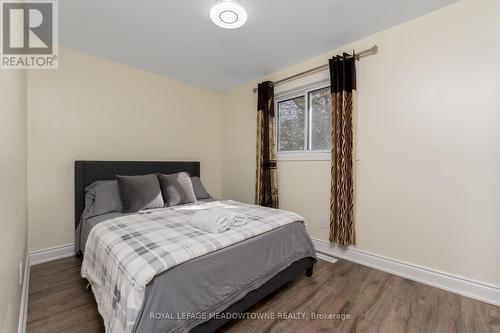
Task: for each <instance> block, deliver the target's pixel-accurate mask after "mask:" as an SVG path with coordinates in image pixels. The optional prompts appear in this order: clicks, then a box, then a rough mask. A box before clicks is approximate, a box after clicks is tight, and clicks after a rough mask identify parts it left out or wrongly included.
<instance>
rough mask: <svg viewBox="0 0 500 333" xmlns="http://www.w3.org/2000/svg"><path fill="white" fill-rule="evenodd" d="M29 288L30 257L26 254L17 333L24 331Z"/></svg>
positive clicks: (23, 332)
mask: <svg viewBox="0 0 500 333" xmlns="http://www.w3.org/2000/svg"><path fill="white" fill-rule="evenodd" d="M29 290H30V257H29V255H28V254H26V258H25V259H24V273H23V290H22V293H21V305H20V307H19V324H18V326H17V333H25V332H26V320H27V319H28V295H29Z"/></svg>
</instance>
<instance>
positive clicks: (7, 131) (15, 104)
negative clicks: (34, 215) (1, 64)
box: [0, 70, 27, 332]
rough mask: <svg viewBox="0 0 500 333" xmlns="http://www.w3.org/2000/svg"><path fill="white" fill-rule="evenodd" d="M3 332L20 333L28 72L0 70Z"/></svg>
mask: <svg viewBox="0 0 500 333" xmlns="http://www.w3.org/2000/svg"><path fill="white" fill-rule="evenodd" d="M0 214H2V216H1V218H0V228H1V230H2V231H1V232H0V332H16V331H17V324H18V316H19V305H20V299H21V288H22V286H21V285H20V284H19V263H20V262H22V267H23V269H24V264H25V262H24V260H25V258H26V243H27V242H26V238H27V228H26V224H27V208H26V73H25V72H24V71H16V70H11V71H6V70H0Z"/></svg>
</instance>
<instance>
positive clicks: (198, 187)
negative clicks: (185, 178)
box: [191, 177, 212, 200]
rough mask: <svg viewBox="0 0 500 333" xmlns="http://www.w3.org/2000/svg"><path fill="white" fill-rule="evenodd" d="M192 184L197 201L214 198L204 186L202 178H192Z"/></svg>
mask: <svg viewBox="0 0 500 333" xmlns="http://www.w3.org/2000/svg"><path fill="white" fill-rule="evenodd" d="M191 183H193V191H194V196H195V197H196V200H201V199H209V198H211V197H212V196H210V194H209V193H208V192H207V190H206V189H205V186H203V184H202V182H201V180H200V178H198V177H191Z"/></svg>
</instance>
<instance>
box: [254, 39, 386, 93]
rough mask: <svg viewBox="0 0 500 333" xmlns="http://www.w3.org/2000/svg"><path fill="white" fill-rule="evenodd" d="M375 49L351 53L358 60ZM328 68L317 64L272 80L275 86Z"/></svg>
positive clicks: (373, 47) (376, 47)
mask: <svg viewBox="0 0 500 333" xmlns="http://www.w3.org/2000/svg"><path fill="white" fill-rule="evenodd" d="M377 50H378V46H377V45H373V46H372V47H370V48H369V49H366V50H363V51H361V52H358V53H355V52H354V51H353V53H354V56H355V57H356V60H359V59H360V58H361V57H364V56H367V55H370V54H374V53H377ZM350 56H351V57H352V55H350ZM328 68H329V64H325V65H321V66H318V67H314V68H312V69H309V70H307V71H304V72H301V73H298V74H295V75H292V76H289V77H286V78H284V79H281V80H278V81H276V82H274V85H275V86H276V85H278V84H282V83H285V82H288V81H291V80H294V79H298V78H300V77H302V76H305V75H307V74H313V73H316V72H321V71H323V70H325V69H328ZM253 92H257V88H253Z"/></svg>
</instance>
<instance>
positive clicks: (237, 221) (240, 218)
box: [230, 212, 247, 228]
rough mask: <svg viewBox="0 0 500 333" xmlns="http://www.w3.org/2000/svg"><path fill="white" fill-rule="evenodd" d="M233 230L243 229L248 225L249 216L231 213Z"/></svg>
mask: <svg viewBox="0 0 500 333" xmlns="http://www.w3.org/2000/svg"><path fill="white" fill-rule="evenodd" d="M230 219H231V228H233V227H241V226H244V225H245V224H247V216H246V215H245V214H238V213H235V212H230Z"/></svg>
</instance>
